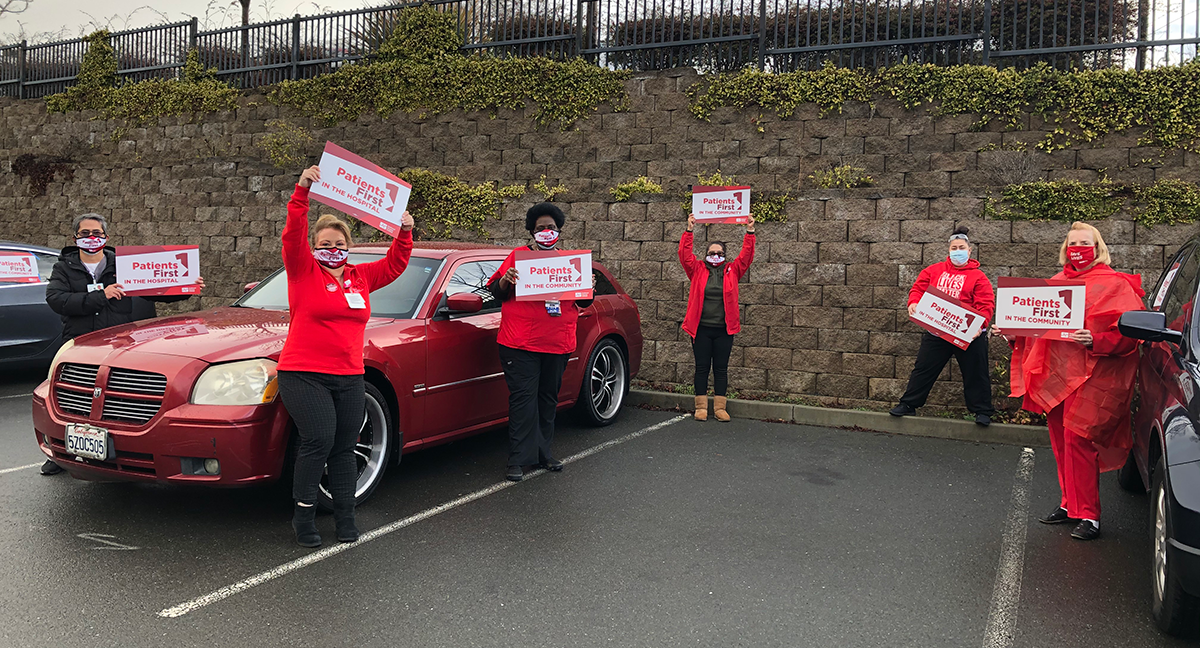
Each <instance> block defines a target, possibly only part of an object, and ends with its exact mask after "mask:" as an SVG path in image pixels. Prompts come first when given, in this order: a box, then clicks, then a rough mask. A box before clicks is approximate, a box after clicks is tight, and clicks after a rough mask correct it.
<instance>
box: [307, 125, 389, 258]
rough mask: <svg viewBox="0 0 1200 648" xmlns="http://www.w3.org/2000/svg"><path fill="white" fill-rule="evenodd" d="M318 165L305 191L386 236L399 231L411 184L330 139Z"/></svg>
mask: <svg viewBox="0 0 1200 648" xmlns="http://www.w3.org/2000/svg"><path fill="white" fill-rule="evenodd" d="M320 167H321V180H320V181H319V182H314V183H313V185H312V189H311V193H310V194H309V195H311V196H312V197H313V198H315V199H316V200H319V201H321V202H323V203H325V204H326V205H329V206H330V207H334V208H336V209H340V210H342V211H344V212H346V213H347V214H350V215H351V216H353V217H355V218H357V219H358V220H360V221H362V222H364V223H366V224H367V225H370V226H371V227H374V228H375V229H377V230H379V231H381V232H383V233H384V234H387V235H388V236H393V237H394V236H396V234H398V233H399V232H400V223H401V219H402V218H403V216H404V210H405V209H407V208H408V196H409V194H411V193H412V185H410V184H408V183H407V182H405V181H403V180H401V179H400V178H397V177H396V176H395V175H392V174H391V173H388V172H387V171H385V170H384V169H383V167H380V166H379V165H377V164H375V163H374V162H371V161H370V160H367V159H364V158H361V157H359V156H357V155H355V154H353V153H351V152H350V151H347V150H346V149H344V148H342V147H340V146H338V145H337V144H334V143H333V142H326V143H325V152H324V153H323V154H322V155H321V163H320Z"/></svg>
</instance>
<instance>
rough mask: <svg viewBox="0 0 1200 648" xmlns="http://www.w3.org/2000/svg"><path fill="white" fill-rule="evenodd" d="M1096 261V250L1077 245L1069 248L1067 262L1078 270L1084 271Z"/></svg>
mask: <svg viewBox="0 0 1200 648" xmlns="http://www.w3.org/2000/svg"><path fill="white" fill-rule="evenodd" d="M1095 260H1096V248H1094V247H1087V246H1083V245H1076V246H1072V247H1068V248H1067V261H1069V262H1070V263H1071V265H1073V266H1075V269H1076V270H1082V269H1084V268H1086V267H1088V266H1090V265H1092V262H1093V261H1095Z"/></svg>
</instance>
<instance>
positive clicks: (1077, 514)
mask: <svg viewBox="0 0 1200 648" xmlns="http://www.w3.org/2000/svg"><path fill="white" fill-rule="evenodd" d="M1110 261H1111V259H1110V257H1109V254H1108V246H1107V245H1105V244H1104V239H1103V238H1102V237H1101V236H1100V232H1098V231H1097V230H1096V228H1094V227H1092V226H1091V225H1088V224H1086V223H1072V224H1071V229H1070V231H1069V232H1067V240H1065V241H1063V244H1062V248H1061V249H1060V250H1059V253H1058V262H1059V263H1061V264H1062V265H1063V269H1062V272H1060V273H1058V274H1056V275H1054V277H1053V278H1054V279H1068V280H1074V281H1082V282H1083V283H1084V284H1086V285H1087V291H1086V304H1085V306H1084V320H1083V324H1084V327H1083V328H1082V329H1080V330H1078V331H1075V332H1074V333H1072V334H1071V339H1070V340H1052V339H1050V338H1028V337H1022V338H1017V339H1016V340H1015V341H1012V342H1011V343H1012V347H1013V355H1012V396H1013V397H1014V398H1016V397H1018V396H1024V398H1025V400H1024V402H1023V403H1022V407H1023V408H1024V409H1027V410H1029V411H1031V412H1039V413H1045V414H1046V419H1047V424H1048V426H1049V428H1050V445H1051V447H1052V448H1053V449H1054V458H1055V460H1056V461H1057V462H1058V484H1059V487H1060V488H1061V489H1062V502H1061V504H1060V505H1059V507H1058V508H1056V509H1055V510H1054V511H1053V512H1051V513H1050V514H1048V515H1046V516H1045V517H1042V518H1039V521H1040V522H1042V523H1044V524H1060V523H1063V522H1076V521H1078V525H1076V527H1075V530H1074V531H1072V532H1071V536H1072V537H1074V538H1077V539H1079V540H1093V539H1095V538H1097V537H1099V535H1100V473H1101V472H1102V471H1108V470H1115V469H1117V468H1120V467H1121V464H1122V463H1124V461H1125V458H1126V456H1127V455H1128V454H1129V448H1130V447H1131V446H1132V444H1133V436H1132V434H1131V432H1130V427H1129V426H1130V422H1129V406H1130V402H1131V400H1132V399H1133V385H1134V378H1135V376H1136V374H1137V362H1138V356H1137V341H1136V340H1133V339H1131V338H1127V337H1124V336H1122V335H1121V334H1120V332H1118V331H1117V320H1118V319H1120V317H1121V313H1124V312H1125V311H1130V310H1137V309H1140V308H1142V307H1143V306H1142V300H1141V298H1142V296H1143V294H1144V293H1143V292H1142V289H1141V277H1140V276H1137V275H1128V274H1124V273H1121V272H1117V271H1115V270H1113V269H1112V268H1110V267H1109V266H1108V264H1109V263H1110ZM992 334H993V335H1000V334H1002V333H1001V332H1000V331H999V330H997V329H996V328H995V327H993V328H992Z"/></svg>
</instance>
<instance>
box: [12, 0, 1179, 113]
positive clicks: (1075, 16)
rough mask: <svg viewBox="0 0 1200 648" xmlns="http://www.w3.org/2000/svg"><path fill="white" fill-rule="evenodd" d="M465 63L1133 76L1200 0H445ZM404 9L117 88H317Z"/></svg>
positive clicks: (212, 54)
mask: <svg viewBox="0 0 1200 648" xmlns="http://www.w3.org/2000/svg"><path fill="white" fill-rule="evenodd" d="M431 4H433V5H434V6H436V7H437V8H438V9H439V10H441V11H446V12H450V13H453V14H454V15H455V16H456V18H457V20H458V23H459V26H460V28H461V30H462V33H463V35H464V37H465V44H464V48H463V49H464V51H465V52H481V51H485V52H490V53H493V54H498V55H505V56H551V57H555V58H570V57H576V56H582V57H586V58H588V59H589V60H592V61H594V62H596V63H597V64H599V65H603V66H606V67H610V68H615V69H627V70H638V71H644V70H656V69H667V68H674V67H682V66H691V67H696V68H698V69H700V70H702V71H705V72H712V71H729V70H737V69H742V68H747V67H750V68H757V69H760V70H774V71H789V70H799V69H813V68H817V67H820V66H823V65H828V64H833V65H837V66H843V67H867V68H875V67H883V66H886V65H890V64H894V63H897V62H900V61H910V62H926V63H934V64H939V65H953V64H963V63H974V64H983V65H994V66H1022V67H1024V66H1029V65H1033V64H1036V63H1040V62H1045V63H1049V64H1051V65H1053V66H1055V67H1057V68H1078V69H1097V68H1110V67H1116V68H1135V69H1144V68H1149V67H1155V66H1161V65H1172V64H1178V63H1181V62H1185V61H1189V60H1191V59H1193V58H1195V57H1196V52H1197V46H1198V45H1200V0H800V1H798V0H435V1H434V2H432V3H431ZM406 6H411V5H401V4H393V5H387V6H384V7H375V8H370V9H360V10H354V11H343V12H339V13H329V14H322V15H316V16H300V15H297V16H295V17H293V18H290V19H284V20H276V21H272V22H267V23H258V24H253V25H247V26H243V27H229V28H225V29H218V30H213V31H200V30H199V26H198V23H197V21H196V20H195V19H192V20H191V21H190V22H181V23H173V24H168V25H157V26H153V27H145V28H142V29H134V30H129V31H123V32H119V33H115V34H113V35H112V41H111V42H112V44H113V46H114V48H115V49H116V51H117V56H118V63H119V70H120V76H121V77H122V78H123V79H126V80H129V81H140V80H144V79H148V78H155V77H159V78H174V77H176V76H177V75H179V73H180V71H181V70H182V68H183V65H184V61H185V58H186V55H187V52H188V50H190V49H192V48H195V49H197V51H198V52H199V55H200V60H201V62H202V63H203V64H204V65H205V66H206V67H210V68H216V69H217V74H218V76H219V77H221V78H223V79H225V80H227V81H229V82H231V83H233V84H235V85H237V86H239V87H243V88H251V87H257V86H264V85H270V84H273V83H278V82H280V81H283V80H286V79H304V78H311V77H313V76H317V75H320V74H325V73H328V72H330V71H333V70H335V69H337V68H338V67H339V66H341V65H346V64H348V63H351V62H354V61H358V60H361V59H364V58H367V57H370V56H371V55H372V53H373V52H375V51H376V50H377V49H378V47H379V45H380V44H381V43H382V42H383V41H384V40H385V39H386V38H387V36H388V34H390V33H391V28H392V26H393V25H394V24H395V22H396V18H397V14H398V12H399V11H400V10H401V9H403V8H404V7H406ZM86 47H87V45H86V42H85V41H84V40H83V39H75V40H67V41H59V42H54V43H39V44H35V45H30V44H27V43H25V42H22V43H19V44H17V45H9V46H3V47H0V96H12V97H21V98H29V97H43V96H46V95H49V94H53V93H56V92H62V91H63V90H64V89H66V88H67V86H69V85H70V84H71V83H73V82H74V79H75V76H76V75H77V74H78V72H79V63H80V60H81V59H82V57H83V53H84V51H85V49H86Z"/></svg>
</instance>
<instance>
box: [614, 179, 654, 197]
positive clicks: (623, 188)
mask: <svg viewBox="0 0 1200 648" xmlns="http://www.w3.org/2000/svg"><path fill="white" fill-rule="evenodd" d="M608 191H609V193H611V194H612V196H613V200H615V201H617V202H625V201H626V200H629V199H630V198H632V197H633V195H634V194H660V193H662V192H663V188H662V185H660V184H658V183H657V182H654V181H653V180H651V179H650V178H647V177H646V176H639V177H637V178H636V179H634V180H631V181H629V182H622V183H620V184H618V185H617V186H615V187H613V188H611V189H609V190H608Z"/></svg>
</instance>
